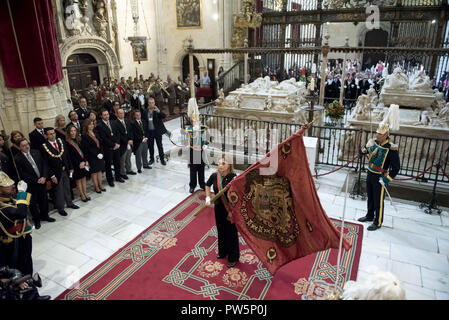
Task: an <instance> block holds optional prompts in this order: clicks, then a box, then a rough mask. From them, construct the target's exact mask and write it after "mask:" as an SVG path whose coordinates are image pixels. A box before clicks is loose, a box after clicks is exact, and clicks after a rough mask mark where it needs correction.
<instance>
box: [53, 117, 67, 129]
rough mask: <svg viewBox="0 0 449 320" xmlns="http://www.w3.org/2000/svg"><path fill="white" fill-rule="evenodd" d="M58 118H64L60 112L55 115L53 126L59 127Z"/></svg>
mask: <svg viewBox="0 0 449 320" xmlns="http://www.w3.org/2000/svg"><path fill="white" fill-rule="evenodd" d="M60 119H64V120H65V117H64V116H63V115H62V114H58V115H57V116H56V118H55V128H59V125H58V124H59V120H60Z"/></svg>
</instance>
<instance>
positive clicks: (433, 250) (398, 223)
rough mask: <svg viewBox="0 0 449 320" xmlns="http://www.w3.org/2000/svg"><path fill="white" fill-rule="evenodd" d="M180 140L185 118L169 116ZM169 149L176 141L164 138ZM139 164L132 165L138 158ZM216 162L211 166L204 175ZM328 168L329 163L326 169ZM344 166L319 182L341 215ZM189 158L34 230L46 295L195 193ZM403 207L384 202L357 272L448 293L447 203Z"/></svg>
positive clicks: (334, 213) (353, 203) (352, 208)
mask: <svg viewBox="0 0 449 320" xmlns="http://www.w3.org/2000/svg"><path fill="white" fill-rule="evenodd" d="M166 126H167V128H168V129H169V130H171V131H172V132H173V133H174V139H175V142H176V139H177V137H176V136H177V133H178V131H179V126H180V120H179V119H174V120H171V121H169V122H167V123H166ZM163 141H164V148H165V150H169V149H171V148H173V147H174V145H173V144H172V143H171V142H170V141H169V140H168V139H167V138H166V137H164V138H163ZM133 165H134V164H133ZM215 170H216V169H214V168H213V167H211V168H210V169H207V170H206V178H207V177H208V176H209V175H210V174H211V173H212V172H214V171H215ZM324 171H327V170H326V168H323V172H324ZM342 171H343V170H341V171H338V172H336V173H333V174H331V175H328V176H325V177H322V178H319V180H317V181H316V185H317V189H318V194H319V197H320V201H321V203H322V205H323V207H324V209H325V210H326V212H327V214H328V215H329V216H330V217H334V218H341V217H342V214H343V205H344V200H345V197H344V193H342V192H341V189H342V186H343V184H344V181H345V175H346V174H345V172H342ZM188 181H189V174H188V168H187V164H186V163H185V162H182V161H180V160H176V159H171V160H170V161H169V162H168V163H167V166H166V167H164V166H162V165H161V164H160V163H156V164H155V165H154V166H153V169H151V170H145V171H143V173H142V174H139V175H137V176H130V179H129V180H128V181H127V182H126V183H124V184H120V183H117V184H116V186H115V188H110V187H106V189H107V192H105V193H103V194H101V195H99V194H97V193H95V192H93V189H92V187H91V186H90V184H89V186H90V188H89V190H90V196H91V198H92V201H90V202H88V203H83V202H81V201H76V202H75V203H77V204H78V205H79V206H80V207H81V208H80V209H77V210H73V209H67V212H68V216H67V217H62V216H60V215H59V214H57V213H52V214H51V216H52V217H54V218H56V220H57V221H56V222H54V223H48V222H43V223H42V228H41V229H39V230H34V231H33V234H32V235H33V260H34V270H35V272H38V273H39V274H40V275H41V277H42V280H43V288H41V289H40V293H41V294H49V295H51V296H52V298H55V297H56V296H58V295H59V294H60V293H62V292H63V291H64V290H65V289H67V288H69V287H70V286H72V285H74V284H76V281H78V280H79V279H80V278H82V277H83V276H84V275H86V274H87V273H88V272H89V271H91V270H92V269H93V268H95V267H96V266H97V265H98V264H100V263H101V262H102V261H104V260H105V259H107V258H108V257H109V256H110V255H112V254H113V253H114V252H115V251H117V250H118V249H120V248H121V247H122V246H124V245H125V244H126V243H127V242H128V241H130V240H132V239H133V238H134V237H135V236H137V235H138V234H139V233H140V232H142V231H143V230H145V229H146V228H148V227H149V226H150V225H151V224H152V223H153V222H155V221H156V220H157V219H159V218H160V217H161V216H162V215H164V214H165V213H166V212H167V211H169V210H170V209H171V208H173V207H174V206H175V205H176V204H178V203H179V202H180V201H182V200H183V199H184V198H186V197H187V196H188V195H189V192H188V189H189V187H188ZM394 202H395V205H396V208H397V209H398V210H397V212H396V211H395V209H394V208H393V207H392V206H391V205H390V203H389V201H385V218H384V224H383V226H382V228H381V229H379V230H376V231H374V232H370V231H367V230H366V227H367V226H368V224H367V223H365V224H364V226H365V230H364V237H363V245H362V254H361V258H360V265H359V273H358V279H359V280H360V279H363V278H364V277H367V275H368V274H369V273H368V272H369V270H370V269H371V268H372V266H376V267H377V268H379V269H380V270H383V271H390V272H392V273H393V274H395V275H396V276H397V277H398V278H399V279H400V280H401V281H402V284H403V286H404V288H405V290H406V295H407V298H408V299H414V300H416V299H419V300H421V299H423V300H424V299H425V300H434V299H439V300H441V299H443V300H446V299H449V259H448V257H449V208H443V209H444V211H443V213H442V214H441V215H437V214H432V215H428V214H425V213H424V212H423V211H422V210H420V209H419V208H418V205H419V203H414V202H408V201H403V200H400V199H394ZM365 208H366V202H365V201H362V200H352V199H349V198H348V199H347V209H346V212H345V217H346V220H347V221H350V222H356V220H357V218H359V217H361V216H363V215H364V214H365Z"/></svg>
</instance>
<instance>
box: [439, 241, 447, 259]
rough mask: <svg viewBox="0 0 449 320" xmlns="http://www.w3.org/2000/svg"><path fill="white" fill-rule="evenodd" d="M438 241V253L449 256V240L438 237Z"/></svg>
mask: <svg viewBox="0 0 449 320" xmlns="http://www.w3.org/2000/svg"><path fill="white" fill-rule="evenodd" d="M437 241H438V253H441V254H445V255H447V256H449V240H447V239H440V238H438V239H437Z"/></svg>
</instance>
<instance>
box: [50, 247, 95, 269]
mask: <svg viewBox="0 0 449 320" xmlns="http://www.w3.org/2000/svg"><path fill="white" fill-rule="evenodd" d="M45 254H46V255H48V256H50V257H52V258H54V259H56V260H58V261H60V262H61V263H64V264H66V265H71V266H75V267H79V266H81V265H83V264H84V263H86V262H87V261H88V260H89V259H90V258H89V257H88V256H86V255H83V254H81V253H79V252H77V251H75V250H73V249H70V248H68V247H66V246H63V245H61V244H57V245H55V246H54V247H53V248H52V249H51V250H49V251H47V252H46V253H45Z"/></svg>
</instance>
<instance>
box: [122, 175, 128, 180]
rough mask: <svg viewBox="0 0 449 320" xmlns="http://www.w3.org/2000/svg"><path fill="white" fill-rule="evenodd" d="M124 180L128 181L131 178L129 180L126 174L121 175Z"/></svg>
mask: <svg viewBox="0 0 449 320" xmlns="http://www.w3.org/2000/svg"><path fill="white" fill-rule="evenodd" d="M120 176H121V177H122V178H123V179H125V180H128V179H129V178H128V176H127V175H126V174H121V175H120Z"/></svg>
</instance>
